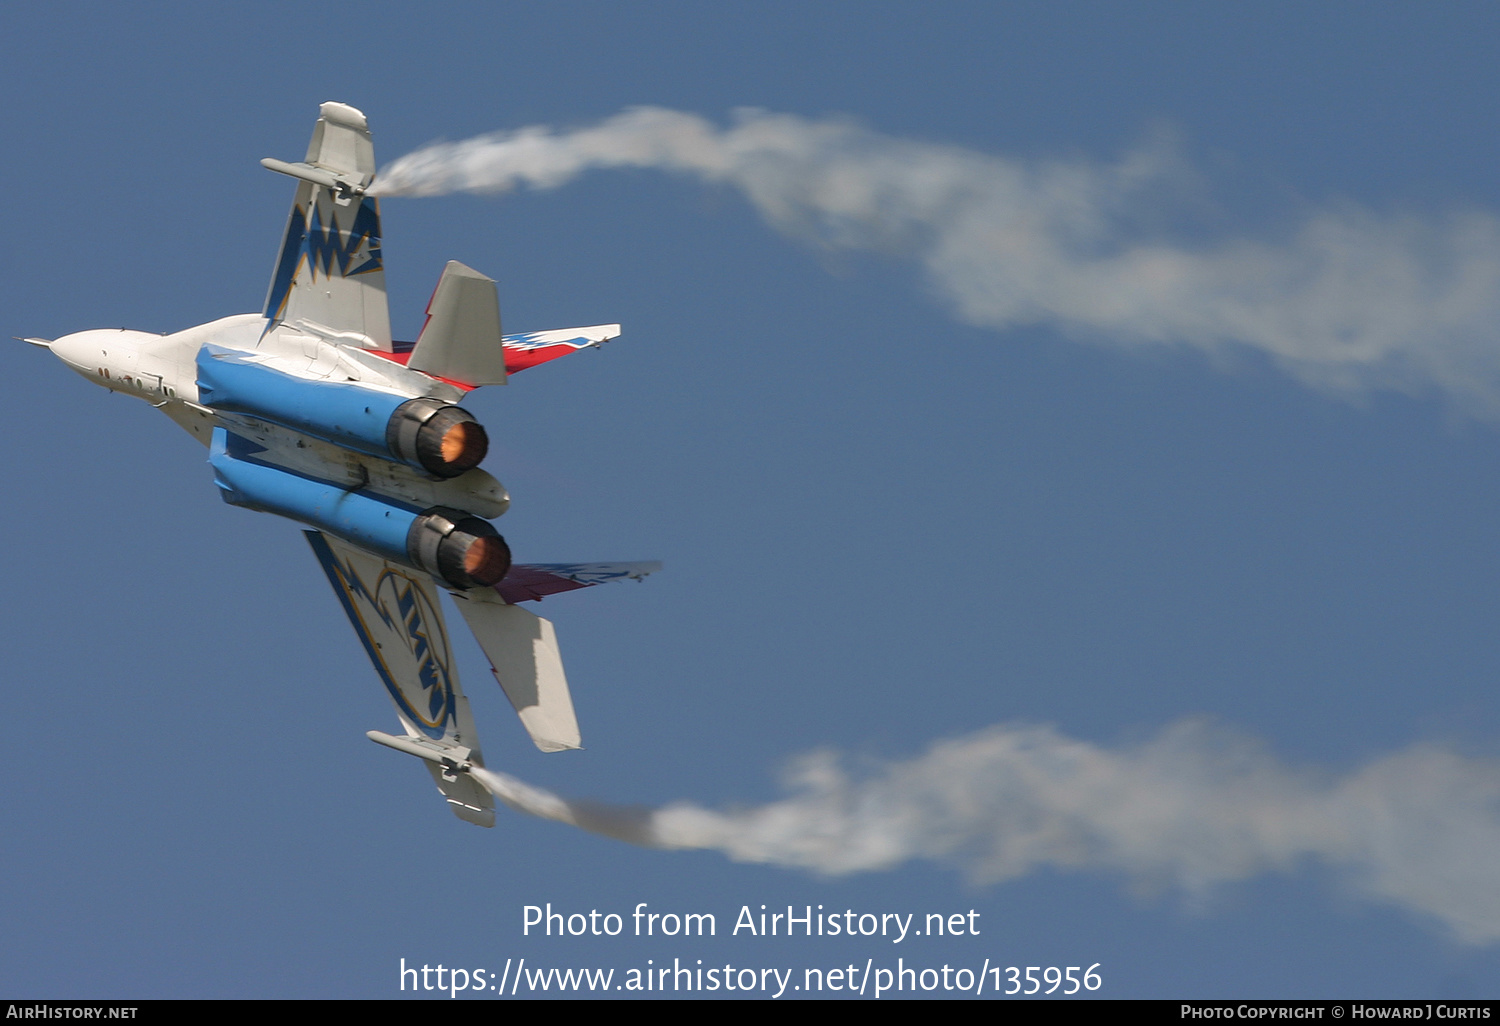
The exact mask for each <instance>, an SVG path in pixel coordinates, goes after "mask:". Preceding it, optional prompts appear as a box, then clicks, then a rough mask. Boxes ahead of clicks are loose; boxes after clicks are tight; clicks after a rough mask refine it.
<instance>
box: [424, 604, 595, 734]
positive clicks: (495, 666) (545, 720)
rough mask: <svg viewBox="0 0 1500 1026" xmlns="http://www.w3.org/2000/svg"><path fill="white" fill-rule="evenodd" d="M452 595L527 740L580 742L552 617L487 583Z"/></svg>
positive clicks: (576, 720)
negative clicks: (507, 598) (511, 601)
mask: <svg viewBox="0 0 1500 1026" xmlns="http://www.w3.org/2000/svg"><path fill="white" fill-rule="evenodd" d="M453 597H454V599H455V600H456V601H455V602H454V605H456V606H458V611H459V612H460V613H462V614H463V618H464V619H465V620H467V621H468V622H469V629H470V630H472V631H473V632H474V637H475V639H476V640H477V641H478V642H479V647H480V648H482V649H484V654H485V655H486V656H488V657H489V660H490V668H491V669H492V670H493V671H494V674H495V680H497V681H498V682H499V683H500V687H501V689H502V690H504V691H505V697H507V698H509V699H510V703H511V705H513V706H515V708H516V712H517V713H518V714H519V715H520V717H521V724H522V726H524V727H525V728H526V733H528V734H530V735H531V741H532V743H533V744H535V745H536V746H537V747H538V748H540V749H541V750H542V751H544V752H561V751H566V750H567V749H570V748H578V747H580V746H581V745H580V740H579V736H578V719H577V717H576V716H574V714H573V699H572V697H571V696H570V695H569V694H568V678H567V677H566V676H565V675H564V674H563V666H562V656H561V655H560V654H559V653H558V651H557V636H556V634H554V633H553V631H552V622H551V621H550V620H543V619H542V618H541V617H539V616H537V615H535V614H533V613H529V612H527V611H526V610H524V609H522V608H520V607H519V606H512V605H507V604H506V603H504V602H502V601H501V600H500V598H499V596H497V595H496V594H495V593H494V591H492V590H491V589H489V588H475V589H473V590H472V591H465V592H454V593H453Z"/></svg>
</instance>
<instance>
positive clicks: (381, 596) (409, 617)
mask: <svg viewBox="0 0 1500 1026" xmlns="http://www.w3.org/2000/svg"><path fill="white" fill-rule="evenodd" d="M303 533H304V534H306V535H307V540H308V542H309V544H311V545H312V549H313V552H314V553H315V554H316V555H317V557H318V562H319V563H320V564H322V566H323V572H324V573H326V574H327V575H328V583H330V584H331V585H333V592H334V594H335V595H337V596H338V598H339V602H340V603H341V604H342V605H343V607H344V612H345V613H346V614H347V615H348V617H349V622H350V623H351V624H352V625H353V626H354V633H355V634H357V635H358V636H359V640H360V642H361V643H363V645H364V647H365V653H366V654H367V655H369V657H370V662H371V663H373V664H374V666H375V672H376V673H378V674H379V675H380V681H381V683H382V684H384V685H385V689H386V692H387V693H388V694H389V695H390V698H391V702H392V703H393V704H394V705H395V706H396V716H397V718H398V719H399V720H400V721H401V726H402V728H403V730H404V731H405V734H406V738H407V739H409V742H408V745H407V746H405V747H407V749H408V750H413V751H414V750H415V749H417V748H420V749H422V750H423V751H425V752H427V754H426V755H424V756H423V758H424V760H425V764H426V766H427V768H428V770H429V771H430V772H431V773H432V779H433V782H434V783H435V784H437V788H438V790H439V791H441V792H442V794H443V797H444V798H446V799H447V800H448V805H449V807H450V808H451V809H452V810H453V813H454V815H456V816H458V818H459V819H462V820H467V821H468V822H470V823H475V824H478V825H479V826H486V827H488V826H494V825H495V811H494V804H493V802H492V801H491V799H490V794H489V792H488V791H486V790H485V789H484V788H483V787H481V786H480V785H479V783H478V782H477V781H475V780H474V778H473V777H471V776H469V774H467V773H464V772H451V771H450V770H451V769H452V767H461V766H463V765H464V764H465V763H470V764H472V765H475V766H483V765H484V757H483V755H482V754H481V753H480V751H479V737H478V735H477V734H476V733H475V731H474V717H473V715H472V714H471V713H470V712H469V701H468V699H466V698H465V697H464V693H463V689H462V688H460V687H459V683H458V667H457V665H456V664H455V661H454V658H453V650H452V647H451V646H450V645H449V643H448V628H447V625H446V624H445V623H444V621H443V610H442V606H441V604H440V603H439V597H438V588H437V586H436V584H434V583H433V580H432V578H430V577H428V576H427V575H426V574H422V573H419V572H418V571H415V570H412V569H410V568H408V567H404V566H402V565H400V564H398V563H392V562H391V561H389V560H386V559H382V558H381V557H379V556H377V555H374V554H373V553H370V552H367V551H365V550H364V549H362V548H359V547H358V546H355V545H351V544H349V543H348V542H346V541H343V540H341V539H339V538H335V537H333V536H332V535H329V534H324V533H323V532H321V531H305V532H303ZM383 743H384V742H383ZM434 756H436V758H434ZM444 761H449V762H451V764H452V766H451V767H445V766H444V765H443V763H444Z"/></svg>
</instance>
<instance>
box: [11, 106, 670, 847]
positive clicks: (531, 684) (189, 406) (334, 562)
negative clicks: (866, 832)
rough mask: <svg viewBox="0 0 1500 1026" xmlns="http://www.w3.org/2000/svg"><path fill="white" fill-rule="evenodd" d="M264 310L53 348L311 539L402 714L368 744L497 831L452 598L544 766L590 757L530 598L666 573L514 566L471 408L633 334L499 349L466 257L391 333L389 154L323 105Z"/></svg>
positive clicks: (550, 638) (236, 495)
mask: <svg viewBox="0 0 1500 1026" xmlns="http://www.w3.org/2000/svg"><path fill="white" fill-rule="evenodd" d="M319 115H320V116H319V118H318V121H317V124H316V126H315V127H314V129H313V136H312V142H311V144H310V145H309V146H308V150H307V158H306V159H305V160H303V161H299V162H288V161H282V160H270V159H268V160H263V161H262V162H261V163H262V164H263V165H265V166H266V167H268V168H270V169H271V170H273V171H278V172H280V173H282V174H286V175H290V176H291V177H293V178H296V179H298V184H297V191H296V195H295V198H294V199H293V202H292V210H291V214H290V215H289V216H288V218H287V225H286V233H285V235H284V236H283V238H282V242H281V250H280V252H279V254H278V255H277V257H276V264H275V268H274V271H273V273H272V276H271V285H270V289H269V291H268V292H267V294H266V303H265V308H264V309H263V310H262V311H261V312H260V313H248V314H239V315H236V316H232V317H225V318H223V319H221V320H217V321H212V322H210V323H208V324H200V325H198V326H197V327H194V328H188V329H187V330H185V331H179V332H175V333H173V334H169V335H156V334H151V333H148V332H142V331H127V330H124V329H120V330H114V329H109V330H96V331H81V332H77V333H76V334H72V335H66V336H64V337H62V338H59V339H56V340H53V341H48V340H46V339H37V338H29V339H25V340H24V341H27V342H31V343H33V344H35V345H39V346H46V347H47V348H49V349H51V351H52V352H53V354H54V355H56V356H57V357H58V358H59V359H60V360H62V361H63V363H65V364H67V365H68V366H69V367H70V368H72V369H73V370H75V371H77V372H78V373H79V374H81V375H82V376H83V377H85V378H87V379H88V380H89V381H91V382H93V383H94V384H96V385H100V386H103V387H104V388H107V389H109V390H111V391H113V392H119V393H121V394H122V395H129V396H134V397H135V398H138V399H141V400H144V401H145V402H147V403H149V404H150V405H151V406H152V407H154V408H156V409H158V410H160V411H161V412H162V413H165V414H166V415H167V416H168V417H170V418H172V420H173V421H174V422H176V423H177V424H178V425H180V426H181V427H182V428H183V429H184V430H186V431H188V432H189V433H190V434H191V435H192V436H193V437H194V438H196V439H198V441H199V442H201V443H203V444H204V445H205V446H207V447H208V451H209V457H208V462H209V465H210V466H211V467H212V469H213V475H214V483H215V484H217V485H218V487H219V495H220V497H221V498H222V499H223V500H224V501H225V502H227V503H229V504H231V505H234V506H241V507H244V508H246V509H251V510H257V511H260V512H262V513H274V514H276V515H278V516H283V517H287V518H289V519H291V520H295V521H298V522H300V523H302V524H305V525H307V526H308V527H309V528H311V530H308V531H305V532H304V533H305V534H306V536H307V540H308V542H309V543H310V544H311V545H312V550H313V553H314V554H315V555H316V557H317V559H318V562H319V564H321V566H322V568H323V571H324V573H326V574H327V576H328V581H329V583H330V584H331V585H333V591H334V594H335V595H337V596H338V600H339V602H340V604H341V605H342V606H343V608H344V612H345V613H346V614H348V617H349V622H350V623H351V624H353V626H354V631H355V633H356V634H357V635H358V636H359V640H360V641H361V642H362V643H363V645H364V649H365V652H366V654H368V655H369V657H370V661H371V662H372V663H373V664H374V666H375V670H376V673H377V674H378V675H379V677H380V680H381V682H382V683H383V684H384V685H385V688H386V691H387V692H388V693H389V695H390V698H391V701H392V702H393V703H394V704H395V706H396V716H397V719H398V720H399V722H400V726H401V733H399V734H387V733H384V732H382V731H376V730H372V731H369V732H368V736H369V738H370V739H371V740H373V741H377V742H379V743H380V744H383V745H386V746H388V747H390V748H394V749H397V750H398V751H403V752H407V753H409V754H412V755H416V756H418V757H420V758H421V759H423V760H425V761H426V765H427V768H428V770H429V771H430V772H431V774H432V778H433V780H434V781H435V782H436V784H437V787H438V790H439V791H440V792H441V793H442V795H443V797H444V798H446V799H447V801H448V804H449V806H450V807H451V808H452V810H453V812H454V813H455V814H456V815H457V816H458V817H459V818H460V819H463V820H466V821H468V822H470V823H475V824H478V825H480V826H486V827H488V826H493V825H494V822H495V814H494V807H493V804H492V801H491V797H490V794H489V792H488V791H487V790H485V788H484V787H482V786H481V785H480V784H479V783H478V782H477V781H476V780H475V779H474V778H473V777H472V776H471V775H470V774H469V772H468V771H469V770H470V769H471V768H473V767H476V766H483V765H484V757H483V755H482V754H481V752H480V748H479V739H478V736H477V735H476V733H475V730H474V722H473V716H472V715H471V713H470V711H469V704H468V701H467V699H465V698H464V694H463V690H462V689H461V688H460V687H459V681H458V669H457V667H456V666H455V665H454V659H453V651H452V648H451V646H450V645H449V640H448V628H447V626H446V624H445V622H444V618H443V611H442V605H441V602H440V594H439V591H440V589H441V590H446V591H447V592H448V593H449V594H450V595H451V596H452V597H453V600H454V605H455V606H456V607H457V609H458V611H459V613H460V614H462V616H463V618H464V620H465V621H466V622H467V623H468V625H469V627H470V629H471V630H472V631H473V632H474V636H475V638H476V639H477V640H478V642H479V645H480V647H481V648H482V649H483V651H484V653H485V655H486V656H487V657H488V658H489V661H490V664H491V665H490V668H491V671H492V672H493V673H494V675H495V678H496V680H497V681H498V682H499V684H500V686H501V688H503V689H504V691H505V694H506V696H507V697H508V698H509V699H510V701H511V703H512V704H513V705H514V706H515V709H516V712H517V713H519V714H520V717H521V723H522V724H523V725H524V726H525V728H526V730H527V732H528V733H529V734H530V735H531V739H532V741H533V742H534V743H535V744H536V746H537V747H538V748H540V749H541V750H542V751H544V752H555V751H564V750H567V749H575V748H578V747H579V741H580V739H579V732H578V722H577V719H576V717H575V716H574V713H573V702H572V699H571V697H570V696H569V693H568V683H567V678H566V677H565V675H564V673H563V667H562V659H561V657H560V656H559V654H558V648H557V639H556V635H555V633H554V631H553V628H552V624H551V623H550V622H548V621H547V620H544V619H542V618H540V617H538V616H535V615H534V614H532V613H530V612H528V611H527V610H524V609H522V608H521V607H520V606H519V605H518V604H517V603H520V602H525V601H529V600H533V599H539V598H541V597H543V596H545V595H551V594H555V593H558V592H563V591H571V590H573V589H577V588H585V587H589V586H590V585H594V584H601V583H603V582H605V581H611V580H620V579H625V578H635V579H640V578H642V577H644V576H646V575H647V574H649V573H652V572H653V571H655V570H658V569H660V567H661V564H659V563H569V564H538V565H522V564H515V565H513V564H512V563H511V554H510V549H509V547H508V546H507V545H506V543H505V540H504V539H503V538H502V537H501V536H500V534H499V533H498V532H497V531H496V530H495V528H494V526H493V525H492V524H491V523H490V520H492V519H494V518H496V517H499V516H501V515H502V514H504V513H505V511H506V509H507V508H508V507H509V505H510V496H509V495H508V494H507V493H506V491H505V489H504V488H503V487H502V486H501V484H500V482H499V481H497V480H496V479H495V478H493V477H491V476H490V475H489V474H488V473H486V472H485V471H484V470H482V469H480V466H479V464H480V463H481V462H482V461H483V460H484V457H485V455H486V452H487V450H488V445H489V442H488V438H487V436H486V435H485V431H484V428H483V426H481V425H480V424H479V422H478V421H477V420H475V418H474V416H473V415H472V414H470V413H469V412H468V411H467V410H465V409H464V408H463V407H462V406H460V405H458V404H459V402H460V401H461V400H462V399H463V398H464V396H465V395H467V394H468V393H469V392H470V391H472V390H474V389H476V388H478V387H480V386H482V385H504V384H505V383H506V380H507V378H508V376H509V375H511V374H514V373H516V372H517V371H520V370H524V369H526V368H528V367H533V366H535V365H537V364H539V363H544V362H546V361H549V360H553V359H556V358H557V357H559V356H563V355H566V354H568V353H572V352H576V351H578V350H579V349H582V348H586V347H590V346H597V345H599V344H601V343H603V342H605V341H608V340H610V339H612V338H614V337H616V336H618V335H619V334H620V326H619V325H618V324H603V325H597V326H594V327H587V328H564V329H560V330H553V331H540V332H531V333H528V334H522V335H502V334H501V329H500V305H499V298H498V293H497V290H496V287H495V283H494V281H492V280H491V279H489V278H487V277H485V276H484V275H482V274H480V273H479V272H478V271H475V270H473V269H472V268H469V267H466V266H464V265H463V264H461V263H458V262H457V261H452V262H450V263H449V264H448V265H447V267H445V268H444V269H443V272H442V276H441V277H440V278H439V279H438V283H437V288H436V289H435V290H434V292H433V294H432V299H431V301H430V302H429V303H428V306H427V320H426V323H425V324H424V325H423V327H422V330H421V333H420V334H419V335H418V336H417V339H416V341H415V342H411V343H403V342H398V341H395V340H393V339H392V338H391V328H390V319H389V315H388V308H387V304H386V290H385V272H384V270H383V265H382V261H381V234H380V207H379V204H378V202H377V200H376V198H375V197H374V196H371V195H370V194H369V190H370V187H371V185H372V184H373V183H374V180H375V154H374V147H373V145H372V143H371V140H370V131H369V127H368V124H367V122H366V119H365V116H364V114H363V113H361V112H360V111H358V110H356V109H355V108H353V107H350V106H347V105H346V104H342V103H325V104H323V105H322V107H321V108H320V111H319Z"/></svg>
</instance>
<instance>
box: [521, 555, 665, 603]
mask: <svg viewBox="0 0 1500 1026" xmlns="http://www.w3.org/2000/svg"><path fill="white" fill-rule="evenodd" d="M660 569H661V564H660V563H513V564H511V568H510V573H508V574H506V575H505V579H504V580H503V581H501V582H500V583H499V584H497V585H495V590H496V591H497V592H499V593H500V597H501V598H503V599H504V600H505V601H507V602H530V601H533V600H539V599H541V598H543V597H545V596H547V595H559V594H561V593H562V592H565V591H577V590H578V589H579V588H592V587H593V586H594V585H596V584H605V583H608V582H609V581H624V580H632V581H639V580H640V579H641V578H643V577H645V576H646V575H647V574H654V573H656V571H658V570H660Z"/></svg>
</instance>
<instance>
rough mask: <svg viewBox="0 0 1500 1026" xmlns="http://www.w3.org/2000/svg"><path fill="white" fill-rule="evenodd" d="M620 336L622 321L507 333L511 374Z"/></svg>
mask: <svg viewBox="0 0 1500 1026" xmlns="http://www.w3.org/2000/svg"><path fill="white" fill-rule="evenodd" d="M619 337H620V326H619V325H618V324H596V325H594V326H593V327H590V328H554V329H552V330H551V331H528V332H525V333H524V334H520V335H506V336H505V369H506V370H507V371H509V372H510V373H511V374H514V373H516V372H517V371H523V370H525V369H526V368H527V367H535V366H536V365H537V364H539V363H546V362H547V361H548V360H555V359H557V358H558V357H559V356H567V355H568V354H569V353H576V352H578V350H580V349H587V348H589V347H590V346H597V345H602V344H603V343H605V342H608V341H609V340H610V339H615V338H619Z"/></svg>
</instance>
